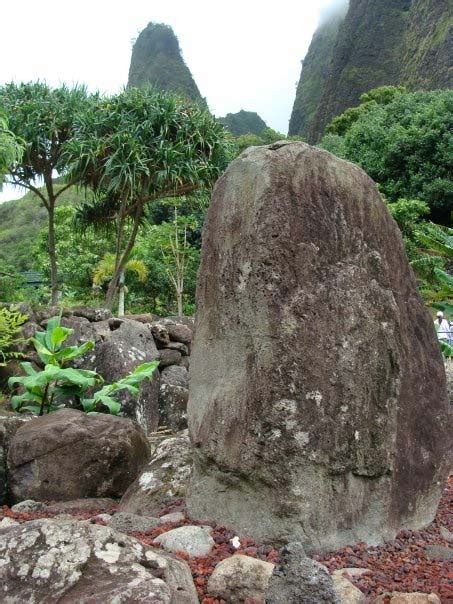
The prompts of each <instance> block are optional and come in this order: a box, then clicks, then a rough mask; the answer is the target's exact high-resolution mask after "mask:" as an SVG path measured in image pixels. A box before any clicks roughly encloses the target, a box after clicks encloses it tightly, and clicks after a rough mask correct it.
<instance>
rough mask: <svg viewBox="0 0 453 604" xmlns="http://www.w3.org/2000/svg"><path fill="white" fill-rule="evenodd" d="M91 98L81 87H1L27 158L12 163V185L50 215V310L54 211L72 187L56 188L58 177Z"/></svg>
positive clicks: (54, 278) (0, 98) (0, 99)
mask: <svg viewBox="0 0 453 604" xmlns="http://www.w3.org/2000/svg"><path fill="white" fill-rule="evenodd" d="M89 98H90V97H89V96H88V95H87V92H86V90H85V88H83V87H78V86H76V87H74V88H68V87H66V86H61V87H60V88H55V89H52V88H50V87H49V86H47V84H45V83H43V82H30V83H23V84H14V83H10V84H5V85H4V86H2V87H0V107H1V108H2V110H3V111H4V112H5V115H6V118H7V120H8V127H9V130H10V131H11V133H12V134H13V135H14V137H15V138H16V140H17V139H18V140H21V141H22V142H23V145H24V147H23V153H22V154H19V155H18V156H12V157H11V158H10V161H8V167H7V168H8V170H7V171H8V174H9V175H8V181H9V182H11V183H13V184H14V185H17V186H20V187H24V188H25V189H29V190H30V191H33V193H35V195H37V196H38V198H39V199H40V201H41V203H42V204H43V206H44V207H45V208H46V210H47V213H48V251H49V260H50V281H51V292H52V293H51V303H52V304H56V303H57V300H58V268H57V255H56V246H55V208H56V205H57V201H58V198H59V197H60V195H61V194H62V193H63V192H64V191H65V190H66V189H67V188H68V187H70V186H71V185H72V184H74V181H73V180H72V179H69V180H68V181H67V182H66V184H65V185H64V186H56V184H55V176H57V175H60V176H61V175H64V174H65V173H66V171H67V165H66V162H65V159H64V158H65V153H64V152H65V147H66V144H67V142H68V141H69V140H70V139H71V137H72V133H73V124H74V117H75V114H76V113H77V112H79V111H84V110H85V108H86V106H87V104H88V102H89ZM41 184H43V185H44V186H43V187H42V186H41Z"/></svg>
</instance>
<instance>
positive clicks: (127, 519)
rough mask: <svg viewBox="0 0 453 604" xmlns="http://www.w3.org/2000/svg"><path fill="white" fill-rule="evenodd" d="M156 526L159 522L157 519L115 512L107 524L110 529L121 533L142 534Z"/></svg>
mask: <svg viewBox="0 0 453 604" xmlns="http://www.w3.org/2000/svg"><path fill="white" fill-rule="evenodd" d="M158 524H159V520H158V519H157V518H152V517H151V516H139V515H138V514H129V513H128V512H117V513H116V514H115V515H114V516H112V519H111V520H109V522H108V525H109V527H110V528H112V529H114V530H115V531H120V532H122V533H132V532H138V533H144V532H146V531H148V530H149V529H151V528H153V527H155V526H157V525H158Z"/></svg>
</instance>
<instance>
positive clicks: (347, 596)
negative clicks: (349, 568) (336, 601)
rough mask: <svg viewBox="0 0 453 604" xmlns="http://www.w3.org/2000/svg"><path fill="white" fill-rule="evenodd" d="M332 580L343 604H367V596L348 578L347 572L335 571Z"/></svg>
mask: <svg viewBox="0 0 453 604" xmlns="http://www.w3.org/2000/svg"><path fill="white" fill-rule="evenodd" d="M360 570H362V569H360ZM365 572H366V571H365ZM332 580H333V584H334V586H335V591H336V592H337V594H338V596H339V598H340V603H341V604H366V597H365V595H364V594H363V593H362V592H361V591H360V589H358V588H357V587H356V586H355V585H353V584H352V583H351V581H350V580H349V579H348V578H347V572H346V571H344V570H336V571H334V572H333V573H332Z"/></svg>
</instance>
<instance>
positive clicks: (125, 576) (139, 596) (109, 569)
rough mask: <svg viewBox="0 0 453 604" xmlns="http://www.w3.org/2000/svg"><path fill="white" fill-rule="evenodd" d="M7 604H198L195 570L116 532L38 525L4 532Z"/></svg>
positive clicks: (1, 585)
mask: <svg viewBox="0 0 453 604" xmlns="http://www.w3.org/2000/svg"><path fill="white" fill-rule="evenodd" d="M0 589H1V592H2V597H3V599H2V601H3V602H8V604H22V603H23V602H49V603H51V602H59V603H61V604H72V603H74V602H77V603H78V604H92V603H94V602H112V603H113V602H117V603H120V602H123V603H125V602H146V603H149V604H197V602H198V598H197V593H196V590H195V586H194V584H193V580H192V576H191V574H190V568H189V566H188V564H187V563H186V562H184V561H183V560H178V559H177V558H175V557H174V556H172V555H171V554H167V553H166V552H163V551H160V550H157V549H154V548H152V547H149V546H146V545H143V544H142V543H140V542H139V541H138V540H137V539H134V538H132V537H127V536H126V535H124V534H122V533H118V532H116V531H114V530H112V529H111V528H108V527H106V526H100V525H93V524H89V523H87V522H78V521H76V520H35V521H33V522H26V523H25V524H20V525H14V526H8V527H6V528H3V529H0Z"/></svg>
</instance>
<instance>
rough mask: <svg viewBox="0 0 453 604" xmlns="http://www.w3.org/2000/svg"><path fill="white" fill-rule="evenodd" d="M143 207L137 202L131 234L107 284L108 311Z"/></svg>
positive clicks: (106, 301)
mask: <svg viewBox="0 0 453 604" xmlns="http://www.w3.org/2000/svg"><path fill="white" fill-rule="evenodd" d="M142 212H143V206H142V204H141V203H140V202H137V210H136V212H135V216H134V225H133V227H132V231H131V234H130V235H129V239H128V242H127V244H126V247H125V249H124V252H123V253H122V254H121V258H120V259H119V261H117V262H116V266H115V272H114V273H113V277H112V280H111V281H110V283H109V287H108V289H107V294H106V296H105V305H106V307H107V308H109V309H110V310H111V309H112V306H113V300H114V298H115V292H116V288H117V286H118V283H119V279H120V275H121V272H122V271H123V270H124V267H125V266H126V262H127V261H128V259H129V256H130V254H131V252H132V248H133V247H134V243H135V239H136V237H137V232H138V227H139V226H140V219H141V217H142Z"/></svg>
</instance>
